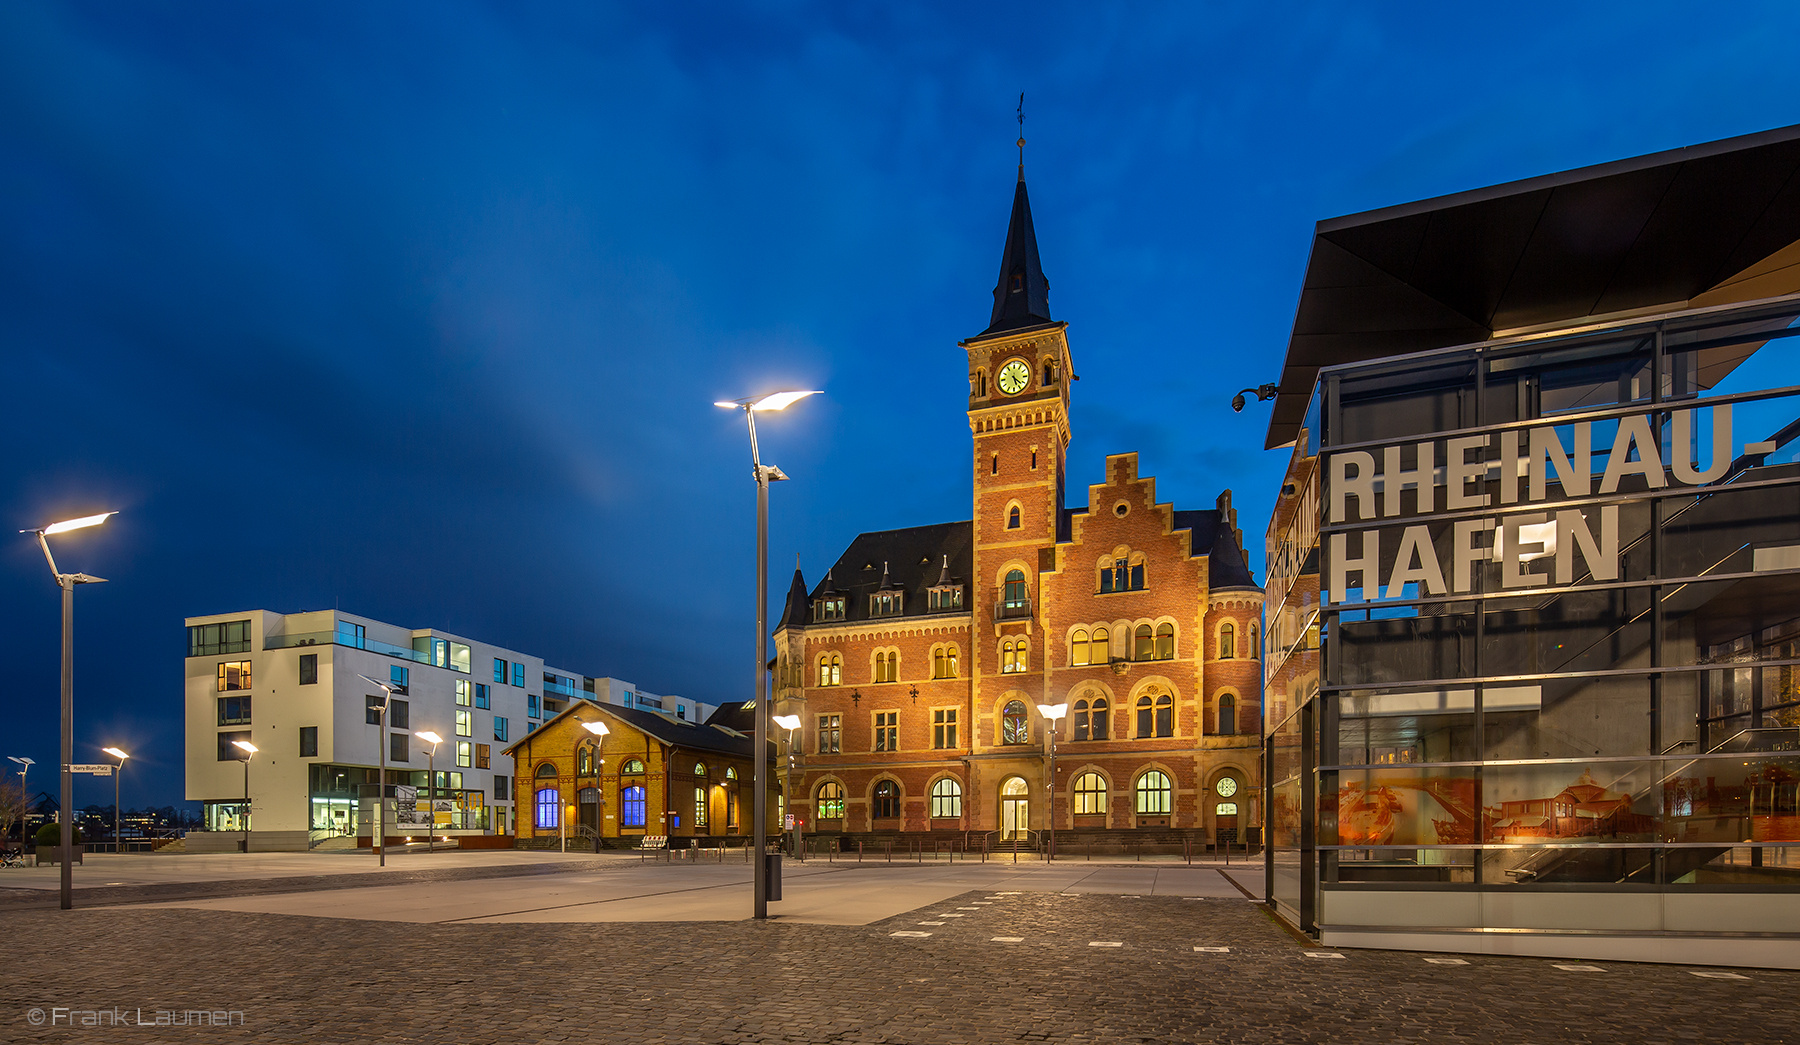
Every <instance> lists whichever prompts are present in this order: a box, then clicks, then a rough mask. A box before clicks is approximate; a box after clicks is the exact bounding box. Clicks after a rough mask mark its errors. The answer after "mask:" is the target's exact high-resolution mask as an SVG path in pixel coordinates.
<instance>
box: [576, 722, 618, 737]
mask: <svg viewBox="0 0 1800 1045" xmlns="http://www.w3.org/2000/svg"><path fill="white" fill-rule="evenodd" d="M581 728H582V729H585V730H587V731H588V732H589V733H592V734H594V735H595V736H597V737H603V736H606V735H607V734H608V733H611V732H612V730H610V729H607V728H606V723H604V722H601V721H599V720H598V719H596V720H594V721H593V722H583V723H582V724H581Z"/></svg>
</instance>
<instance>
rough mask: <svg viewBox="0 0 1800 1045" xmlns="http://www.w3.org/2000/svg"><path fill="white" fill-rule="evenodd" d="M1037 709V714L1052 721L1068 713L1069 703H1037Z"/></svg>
mask: <svg viewBox="0 0 1800 1045" xmlns="http://www.w3.org/2000/svg"><path fill="white" fill-rule="evenodd" d="M1037 709H1038V714H1040V715H1042V716H1044V717H1045V718H1047V719H1049V720H1050V721H1052V722H1055V721H1056V720H1057V719H1059V718H1062V717H1063V716H1064V715H1067V714H1068V713H1069V705H1068V704H1067V703H1066V702H1065V703H1062V704H1039V705H1038V706H1037Z"/></svg>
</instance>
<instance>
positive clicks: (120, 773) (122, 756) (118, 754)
mask: <svg viewBox="0 0 1800 1045" xmlns="http://www.w3.org/2000/svg"><path fill="white" fill-rule="evenodd" d="M100 750H102V751H104V752H106V753H107V754H109V755H111V756H112V757H114V758H116V759H118V760H119V768H118V769H117V770H115V771H114V772H113V852H115V853H123V852H125V847H124V845H123V843H121V842H120V841H119V781H120V779H121V778H122V777H124V776H125V760H126V759H128V758H130V757H131V756H130V755H127V754H126V753H125V752H123V751H120V750H119V749H118V748H116V747H103V748H101V749H100Z"/></svg>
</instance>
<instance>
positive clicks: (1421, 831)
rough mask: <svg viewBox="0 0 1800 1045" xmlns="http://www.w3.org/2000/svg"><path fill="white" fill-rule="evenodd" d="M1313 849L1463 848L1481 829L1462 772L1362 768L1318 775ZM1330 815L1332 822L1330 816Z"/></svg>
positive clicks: (1469, 780) (1476, 800)
mask: <svg viewBox="0 0 1800 1045" xmlns="http://www.w3.org/2000/svg"><path fill="white" fill-rule="evenodd" d="M1319 776H1320V792H1321V795H1322V796H1323V797H1322V801H1321V809H1320V816H1319V844H1320V845H1347V846H1394V845H1399V846H1409V845H1469V844H1471V843H1473V842H1475V841H1477V840H1478V834H1479V831H1480V825H1481V816H1482V808H1481V800H1480V789H1479V785H1478V784H1477V782H1476V780H1477V777H1476V771H1475V770H1474V768H1472V767H1468V766H1446V767H1433V766H1405V767H1388V766H1381V767H1376V766H1368V767H1364V768H1357V769H1342V770H1335V771H1328V772H1324V773H1321V774H1319ZM1334 809H1335V814H1336V815H1335V816H1333V815H1330V814H1331V813H1332V812H1333V810H1334Z"/></svg>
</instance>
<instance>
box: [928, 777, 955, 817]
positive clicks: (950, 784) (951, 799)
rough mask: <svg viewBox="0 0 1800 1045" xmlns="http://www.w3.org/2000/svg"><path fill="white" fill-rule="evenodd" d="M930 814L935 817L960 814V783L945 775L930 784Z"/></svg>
mask: <svg viewBox="0 0 1800 1045" xmlns="http://www.w3.org/2000/svg"><path fill="white" fill-rule="evenodd" d="M931 815H932V816H933V817H934V818H937V819H944V818H948V817H959V816H962V784H960V783H958V782H957V781H956V780H954V779H952V778H951V777H945V778H944V779H942V780H940V781H938V782H937V783H935V784H933V785H931Z"/></svg>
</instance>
